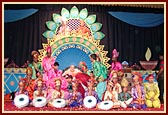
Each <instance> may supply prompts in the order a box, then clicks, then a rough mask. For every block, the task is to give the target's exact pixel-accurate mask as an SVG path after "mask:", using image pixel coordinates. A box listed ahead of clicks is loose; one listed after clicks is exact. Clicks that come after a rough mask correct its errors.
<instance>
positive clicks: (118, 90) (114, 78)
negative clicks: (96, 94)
mask: <svg viewBox="0 0 168 115" xmlns="http://www.w3.org/2000/svg"><path fill="white" fill-rule="evenodd" d="M110 82H111V84H112V89H113V91H112V92H113V94H114V96H115V99H116V100H117V101H118V94H119V93H121V92H122V89H121V85H120V84H119V83H118V73H117V72H116V71H114V72H113V74H112V78H111V79H110Z"/></svg>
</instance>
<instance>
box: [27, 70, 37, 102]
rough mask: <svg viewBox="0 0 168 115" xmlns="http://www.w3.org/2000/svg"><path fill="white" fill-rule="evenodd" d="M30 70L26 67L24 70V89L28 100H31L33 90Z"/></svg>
mask: <svg viewBox="0 0 168 115" xmlns="http://www.w3.org/2000/svg"><path fill="white" fill-rule="evenodd" d="M32 74H33V71H32V68H30V67H27V69H26V86H25V89H26V90H27V91H28V94H29V99H30V100H31V101H32V100H33V92H34V89H35V80H33V79H32Z"/></svg>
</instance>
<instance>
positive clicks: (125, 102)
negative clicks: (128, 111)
mask: <svg viewBox="0 0 168 115" xmlns="http://www.w3.org/2000/svg"><path fill="white" fill-rule="evenodd" d="M121 86H122V87H123V88H127V86H128V81H127V79H126V78H123V79H122V81H121ZM118 100H119V102H120V104H121V107H123V108H127V106H129V104H130V103H131V102H132V100H133V98H132V97H131V95H130V94H129V93H128V92H125V91H122V92H121V93H119V95H118Z"/></svg>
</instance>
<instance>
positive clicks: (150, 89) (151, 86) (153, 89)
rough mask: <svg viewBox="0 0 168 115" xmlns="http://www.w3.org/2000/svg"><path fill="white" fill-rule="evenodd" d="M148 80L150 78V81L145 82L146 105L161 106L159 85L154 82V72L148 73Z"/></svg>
mask: <svg viewBox="0 0 168 115" xmlns="http://www.w3.org/2000/svg"><path fill="white" fill-rule="evenodd" d="M146 80H148V83H144V88H145V92H146V94H145V101H146V105H147V107H154V108H160V100H159V95H160V92H159V87H158V85H157V84H156V83H154V76H153V74H150V75H148V76H147V77H146Z"/></svg>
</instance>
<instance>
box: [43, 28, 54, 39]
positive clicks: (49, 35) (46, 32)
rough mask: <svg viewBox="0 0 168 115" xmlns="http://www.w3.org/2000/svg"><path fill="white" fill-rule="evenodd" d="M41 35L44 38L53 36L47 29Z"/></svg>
mask: <svg viewBox="0 0 168 115" xmlns="http://www.w3.org/2000/svg"><path fill="white" fill-rule="evenodd" d="M43 36H44V37H45V38H50V39H52V38H53V36H54V32H53V31H49V30H47V31H45V32H44V33H43Z"/></svg>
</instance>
